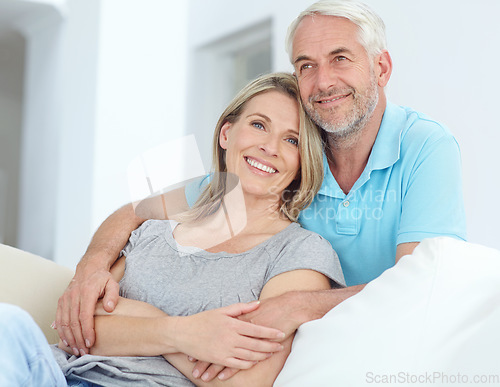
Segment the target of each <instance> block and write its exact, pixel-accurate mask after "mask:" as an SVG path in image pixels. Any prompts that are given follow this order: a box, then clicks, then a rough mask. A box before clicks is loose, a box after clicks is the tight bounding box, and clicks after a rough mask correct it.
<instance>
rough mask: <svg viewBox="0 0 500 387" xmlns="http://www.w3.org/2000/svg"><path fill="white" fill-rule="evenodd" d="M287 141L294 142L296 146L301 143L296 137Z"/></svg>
mask: <svg viewBox="0 0 500 387" xmlns="http://www.w3.org/2000/svg"><path fill="white" fill-rule="evenodd" d="M286 141H288V142H289V143H290V144H293V145H295V146H297V145H299V141H298V140H297V139H295V138H287V139H286Z"/></svg>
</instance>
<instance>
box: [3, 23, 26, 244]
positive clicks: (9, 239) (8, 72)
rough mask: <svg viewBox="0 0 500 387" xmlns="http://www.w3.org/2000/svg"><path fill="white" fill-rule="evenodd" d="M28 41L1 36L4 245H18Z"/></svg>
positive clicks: (16, 35) (17, 35) (12, 35)
mask: <svg viewBox="0 0 500 387" xmlns="http://www.w3.org/2000/svg"><path fill="white" fill-rule="evenodd" d="M24 55H25V40H24V38H23V36H22V35H21V34H20V33H19V32H15V31H9V32H8V33H7V32H4V33H2V34H1V35H0V117H1V119H0V243H5V244H10V245H12V244H16V243H17V224H18V207H19V200H18V197H19V189H18V187H19V168H20V157H19V149H20V146H21V129H22V122H23V109H22V108H23V94H24V90H23V89H24V87H23V86H24Z"/></svg>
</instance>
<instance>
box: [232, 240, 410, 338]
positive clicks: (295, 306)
mask: <svg viewBox="0 0 500 387" xmlns="http://www.w3.org/2000/svg"><path fill="white" fill-rule="evenodd" d="M417 245H418V242H411V243H402V244H400V245H398V247H397V249H396V258H395V259H396V262H397V261H398V260H399V259H400V258H401V257H402V256H404V255H408V254H411V253H412V252H413V250H414V249H415V247H417ZM364 287H365V285H356V286H349V287H347V288H341V289H330V290H322V291H312V292H311V291H309V292H304V291H301V292H297V291H295V292H288V293H285V294H283V295H281V296H278V297H274V298H269V299H266V300H262V303H261V306H260V307H259V309H257V310H256V311H255V312H252V313H249V314H246V315H243V316H241V317H240V318H241V319H244V320H245V321H250V322H252V323H254V324H259V325H264V326H270V327H274V328H277V329H280V330H281V331H283V332H285V334H286V335H287V336H288V335H290V334H292V333H293V332H295V330H297V328H298V327H299V326H301V325H302V324H304V323H306V322H308V321H312V320H316V319H319V318H321V317H323V316H324V315H325V314H326V313H328V312H329V311H330V310H331V309H333V308H334V307H336V306H337V305H338V304H340V303H341V302H342V301H344V300H347V299H348V298H349V297H352V296H354V295H355V294H358V293H359V292H360V291H361V290H363V288H364Z"/></svg>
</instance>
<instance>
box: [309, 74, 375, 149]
mask: <svg viewBox="0 0 500 387" xmlns="http://www.w3.org/2000/svg"><path fill="white" fill-rule="evenodd" d="M351 91H352V92H353V94H352V95H353V96H354V108H353V109H352V111H351V112H350V113H351V114H348V115H346V116H345V117H344V119H343V120H342V121H341V122H329V121H326V120H324V119H323V117H321V115H320V114H319V112H318V111H316V110H314V109H313V108H312V106H313V105H312V102H311V99H310V100H309V103H307V104H306V106H305V110H306V112H307V114H308V115H309V117H311V119H312V120H313V121H314V122H315V123H316V124H317V125H318V126H319V127H320V128H321V129H323V130H324V131H325V132H327V133H328V136H329V138H330V139H331V140H333V141H334V142H342V143H351V142H353V141H355V140H356V139H357V138H358V136H359V135H360V134H361V132H362V131H363V129H364V128H365V126H366V123H367V122H368V121H369V119H370V118H371V116H372V115H373V112H374V111H375V108H376V107H377V104H378V98H379V96H378V89H377V80H376V78H375V76H372V78H371V82H370V87H369V88H368V89H367V90H366V92H365V93H364V94H359V93H356V92H355V91H354V90H353V89H351ZM335 94H342V93H341V92H334V93H333V94H332V95H335ZM313 98H314V97H313Z"/></svg>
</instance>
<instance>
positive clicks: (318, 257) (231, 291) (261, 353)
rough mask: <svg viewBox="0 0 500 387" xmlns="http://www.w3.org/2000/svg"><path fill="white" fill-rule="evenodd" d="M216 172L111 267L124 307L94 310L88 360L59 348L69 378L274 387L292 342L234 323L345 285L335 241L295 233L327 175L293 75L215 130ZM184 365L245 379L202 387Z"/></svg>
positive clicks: (263, 84)
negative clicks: (264, 306)
mask: <svg viewBox="0 0 500 387" xmlns="http://www.w3.org/2000/svg"><path fill="white" fill-rule="evenodd" d="M214 171H217V172H218V173H214V174H213V175H212V178H211V181H210V182H209V183H208V185H207V187H206V188H205V190H204V192H203V194H202V195H201V197H200V198H199V200H198V202H197V203H196V204H195V205H194V207H193V208H192V209H191V210H190V211H189V212H188V213H187V214H184V215H182V216H180V217H179V218H178V219H177V220H178V221H180V223H178V224H173V225H172V223H171V222H170V221H154V220H150V221H147V222H145V223H144V224H143V225H142V226H141V227H139V228H138V229H137V230H136V231H135V232H134V233H133V234H132V236H131V238H130V241H129V243H128V244H127V246H126V247H125V249H124V250H123V252H122V253H123V257H122V258H121V259H120V260H119V261H118V262H117V263H116V264H115V266H114V267H113V269H112V271H113V275H114V276H115V278H116V279H117V280H120V289H121V295H122V296H123V297H124V298H121V299H120V301H119V302H118V305H117V308H116V309H115V311H114V312H113V313H112V314H111V315H109V314H108V313H106V312H104V310H103V309H102V307H101V306H100V305H98V307H97V309H96V318H95V326H96V335H97V340H96V344H95V346H94V347H92V349H91V354H90V355H85V356H81V357H77V356H75V354H76V353H78V350H77V349H72V348H68V347H66V346H65V345H64V343H60V344H59V347H60V348H63V349H64V350H65V351H66V352H63V351H62V350H60V349H54V354H55V356H56V358H57V361H58V363H59V365H60V366H61V368H62V370H63V372H64V374H65V376H66V377H67V378H68V379H69V380H73V379H77V380H86V381H88V382H92V383H97V384H99V385H113V386H115V385H127V384H130V383H132V382H134V383H138V384H140V385H162V384H163V385H174V386H183V385H186V386H191V385H192V382H193V383H196V384H197V385H217V384H218V383H224V384H225V385H229V384H234V385H238V386H242V385H245V384H248V385H252V386H256V385H258V386H265V385H272V383H273V381H274V379H275V378H276V376H277V375H278V373H279V371H280V370H281V368H282V367H283V364H284V362H285V360H286V357H287V355H288V353H289V352H290V346H291V342H292V339H293V338H292V337H288V338H286V339H285V340H284V341H282V342H281V343H279V342H277V341H281V340H283V336H284V334H282V333H281V332H279V331H277V330H275V329H272V328H266V327H259V326H255V325H253V324H251V323H248V322H244V321H240V320H239V319H237V318H236V317H238V316H240V315H242V314H245V313H247V312H249V311H252V310H254V309H255V308H256V307H257V303H255V302H254V303H249V302H251V301H255V300H257V299H264V298H268V297H273V296H277V295H279V294H282V293H284V292H287V291H292V290H319V289H328V288H329V287H330V285H331V284H334V285H335V286H339V285H341V284H343V276H342V273H341V269H340V265H339V262H338V258H337V256H336V254H335V253H334V252H333V250H332V249H331V247H330V245H329V244H328V242H326V241H325V240H324V239H322V238H321V237H320V236H319V235H317V234H314V233H312V232H309V231H306V230H304V229H302V228H301V227H300V226H299V225H298V224H297V223H295V221H296V219H297V216H298V214H299V212H300V210H302V209H303V208H305V207H306V206H307V205H308V204H309V203H310V202H311V200H312V198H313V197H314V195H315V194H316V192H317V191H318V189H319V187H320V185H321V177H322V174H323V173H322V155H321V141H320V138H319V134H318V133H317V131H316V128H315V127H314V126H313V125H312V124H311V122H310V121H309V120H308V119H307V117H306V115H305V114H304V112H303V110H302V108H301V105H300V97H299V93H298V87H297V84H296V81H295V78H294V77H293V76H291V75H289V74H271V75H267V76H263V77H260V78H259V79H257V80H256V81H254V82H252V83H251V84H249V85H248V86H247V87H246V88H244V89H243V90H242V91H241V92H240V93H239V94H238V95H237V96H236V98H235V99H234V100H233V102H232V103H231V104H230V105H229V106H228V108H227V109H226V110H225V111H224V113H223V114H222V116H221V118H220V119H219V122H218V124H217V127H216V131H215V135H214ZM233 176H237V177H238V179H237V181H236V183H235V182H234V179H232V177H233ZM171 225H172V227H171ZM186 246H189V247H186ZM247 303H249V304H247ZM73 353H74V354H73ZM186 355H188V356H190V357H193V358H196V359H199V360H202V361H206V362H211V363H214V364H217V365H220V366H226V367H234V368H238V369H241V370H242V371H240V372H238V373H237V374H236V375H235V376H234V377H232V378H231V379H229V380H228V381H225V382H222V381H220V380H218V379H215V380H213V381H211V382H210V383H205V382H204V381H202V380H200V379H197V378H195V376H193V375H192V374H191V371H192V363H190V362H189V360H188V356H186ZM165 359H166V360H168V362H167V361H165ZM190 380H191V381H190Z"/></svg>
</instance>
